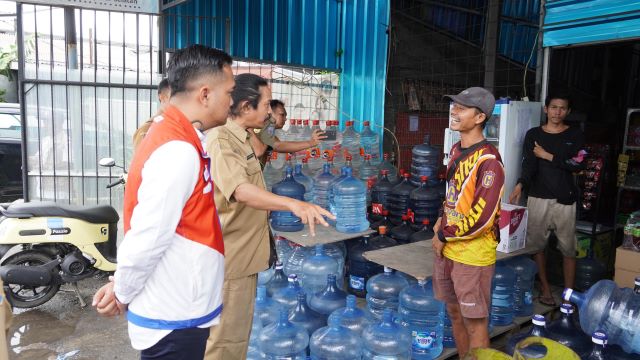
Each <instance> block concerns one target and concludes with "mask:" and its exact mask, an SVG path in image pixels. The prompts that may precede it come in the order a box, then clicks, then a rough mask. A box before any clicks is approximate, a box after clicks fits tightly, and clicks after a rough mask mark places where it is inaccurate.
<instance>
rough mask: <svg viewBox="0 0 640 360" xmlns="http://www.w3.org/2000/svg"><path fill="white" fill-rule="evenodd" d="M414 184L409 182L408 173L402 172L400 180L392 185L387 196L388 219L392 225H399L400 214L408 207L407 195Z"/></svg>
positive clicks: (413, 188) (405, 211) (404, 212)
mask: <svg viewBox="0 0 640 360" xmlns="http://www.w3.org/2000/svg"><path fill="white" fill-rule="evenodd" d="M415 188H416V187H415V186H414V185H413V184H411V182H409V174H404V175H403V179H402V182H401V183H400V184H398V185H396V186H394V187H393V190H392V191H391V194H389V195H388V196H387V200H388V202H389V209H388V210H389V213H390V216H389V220H391V223H392V224H394V225H399V224H400V222H401V221H402V215H404V214H406V213H407V210H408V209H409V202H410V199H409V197H410V196H411V192H412V191H413V190H415Z"/></svg>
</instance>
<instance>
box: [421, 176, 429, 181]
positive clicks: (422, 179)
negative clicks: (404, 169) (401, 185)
mask: <svg viewBox="0 0 640 360" xmlns="http://www.w3.org/2000/svg"><path fill="white" fill-rule="evenodd" d="M427 180H429V177H428V176H424V175H422V176H420V182H427Z"/></svg>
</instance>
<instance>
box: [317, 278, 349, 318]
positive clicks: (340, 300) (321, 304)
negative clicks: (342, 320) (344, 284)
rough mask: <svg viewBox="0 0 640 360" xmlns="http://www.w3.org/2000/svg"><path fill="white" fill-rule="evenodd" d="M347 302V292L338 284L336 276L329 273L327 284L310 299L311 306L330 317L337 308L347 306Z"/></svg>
mask: <svg viewBox="0 0 640 360" xmlns="http://www.w3.org/2000/svg"><path fill="white" fill-rule="evenodd" d="M346 304H347V293H346V292H344V291H342V290H341V289H340V288H338V286H337V285H336V276H335V275H333V274H329V275H327V286H326V287H325V288H324V289H323V290H322V291H319V292H317V293H315V294H313V295H311V297H310V299H309V306H310V307H311V308H312V309H313V310H315V311H317V312H319V313H320V314H322V315H324V316H326V317H329V315H330V314H331V313H332V312H334V311H335V310H336V309H339V308H341V307H345V306H346Z"/></svg>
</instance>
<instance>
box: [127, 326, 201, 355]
mask: <svg viewBox="0 0 640 360" xmlns="http://www.w3.org/2000/svg"><path fill="white" fill-rule="evenodd" d="M209 331H210V329H209V328H204V329H200V328H195V329H181V330H173V331H172V332H171V333H169V335H167V336H165V337H163V338H162V339H161V340H160V341H158V343H157V344H155V345H153V346H152V347H150V348H148V349H144V350H142V352H141V353H140V360H199V359H202V358H204V349H205V347H206V346H207V338H208V337H209Z"/></svg>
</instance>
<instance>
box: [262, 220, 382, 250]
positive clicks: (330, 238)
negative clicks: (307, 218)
mask: <svg viewBox="0 0 640 360" xmlns="http://www.w3.org/2000/svg"><path fill="white" fill-rule="evenodd" d="M271 229H272V231H273V234H274V235H276V236H282V237H284V238H286V239H287V240H289V241H293V242H294V243H296V244H299V245H302V246H314V245H316V244H330V243H334V242H338V241H342V240H349V239H355V238H358V237H361V236H364V235H368V234H372V233H374V232H375V231H373V230H367V231H363V232H360V233H353V234H345V233H341V232H339V231H337V230H336V228H335V227H333V226H329V227H324V226H322V225H316V236H311V234H309V225H305V226H304V229H302V230H301V231H296V232H284V231H276V230H274V229H273V228H271Z"/></svg>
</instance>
